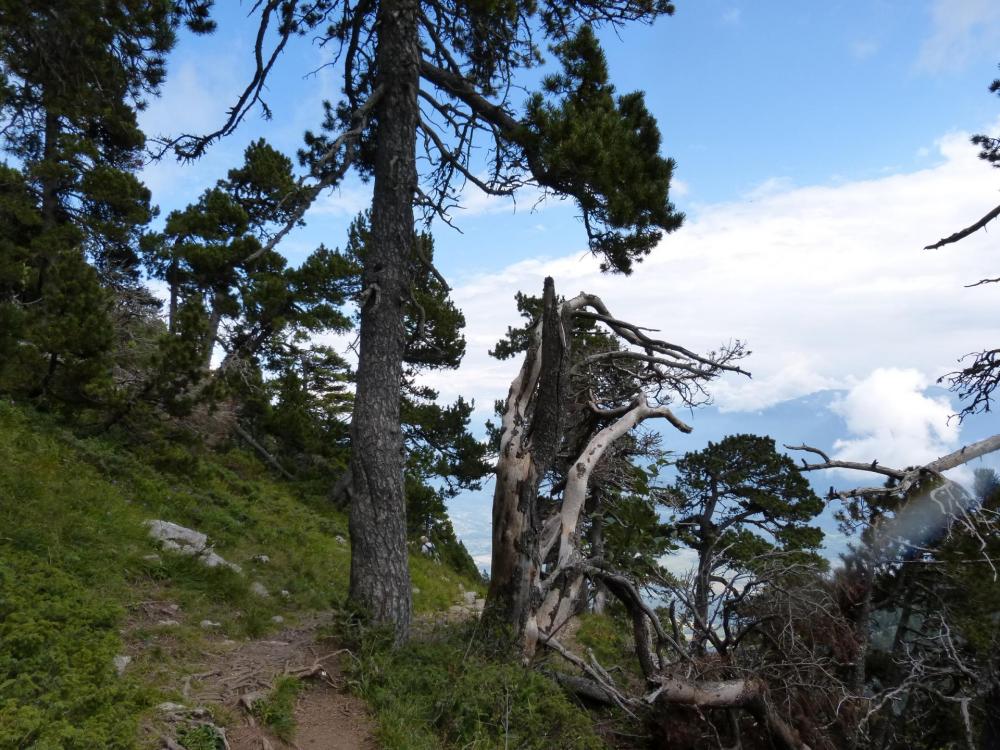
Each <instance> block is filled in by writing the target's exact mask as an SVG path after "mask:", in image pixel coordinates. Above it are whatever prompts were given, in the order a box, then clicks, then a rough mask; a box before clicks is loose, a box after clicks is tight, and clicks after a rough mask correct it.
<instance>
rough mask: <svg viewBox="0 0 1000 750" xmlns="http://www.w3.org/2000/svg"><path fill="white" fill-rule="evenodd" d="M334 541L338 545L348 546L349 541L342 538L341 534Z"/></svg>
mask: <svg viewBox="0 0 1000 750" xmlns="http://www.w3.org/2000/svg"><path fill="white" fill-rule="evenodd" d="M334 541H336V542H337V544H347V540H346V539H344V537H342V536H341V535H340V534H337V536H335V537H334Z"/></svg>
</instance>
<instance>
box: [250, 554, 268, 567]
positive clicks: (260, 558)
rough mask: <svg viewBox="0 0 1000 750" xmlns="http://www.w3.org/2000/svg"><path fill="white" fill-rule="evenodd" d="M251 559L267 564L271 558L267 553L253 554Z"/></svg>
mask: <svg viewBox="0 0 1000 750" xmlns="http://www.w3.org/2000/svg"><path fill="white" fill-rule="evenodd" d="M252 559H253V561H254V562H255V563H259V564H260V565H267V564H268V563H269V562H271V558H270V557H268V556H267V555H254V556H253V558H252Z"/></svg>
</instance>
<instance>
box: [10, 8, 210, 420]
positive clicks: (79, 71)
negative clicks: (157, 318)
mask: <svg viewBox="0 0 1000 750" xmlns="http://www.w3.org/2000/svg"><path fill="white" fill-rule="evenodd" d="M208 4H209V3H207V2H203V1H201V0H184V2H179V3H176V4H175V3H172V2H166V1H165V0H158V1H155V2H151V1H150V0H115V1H114V2H106V3H100V4H97V5H95V4H94V3H86V2H77V1H73V2H60V3H50V2H39V1H37V0H29V1H28V2H12V1H9V0H4V2H2V3H0V17H2V18H3V33H2V34H0V121H2V123H3V126H2V128H0V146H2V148H3V150H4V152H5V153H6V154H7V156H8V157H9V158H10V159H11V163H12V164H16V165H17V169H18V171H19V172H20V174H21V183H20V184H19V185H16V186H15V184H14V183H15V182H16V180H15V178H14V176H13V172H9V173H8V174H7V175H6V176H5V178H4V182H5V188H4V198H5V200H6V199H10V200H13V201H14V203H15V204H16V206H17V207H16V209H14V208H13V207H8V209H7V210H16V213H17V216H18V222H17V223H18V227H19V228H18V229H17V233H18V234H19V237H18V238H17V239H16V240H15V241H16V243H17V248H16V251H12V253H11V256H12V257H11V256H8V261H7V265H8V267H9V268H12V267H13V265H14V264H16V265H17V266H18V267H19V271H18V272H17V273H16V274H10V275H9V277H8V280H7V283H6V284H5V285H4V288H3V290H2V293H3V297H0V306H2V307H3V308H4V312H3V313H0V315H2V316H3V317H5V318H7V319H8V320H10V321H12V322H14V321H15V320H16V322H17V323H18V325H19V329H18V331H17V332H13V331H12V332H11V333H10V334H9V335H10V336H11V337H13V338H16V339H17V347H16V355H17V356H16V357H15V360H14V361H10V362H7V363H6V366H5V367H4V370H5V372H4V373H3V374H2V375H0V376H2V377H3V381H4V384H3V385H2V387H4V388H5V389H7V390H10V391H13V392H17V393H27V394H28V395H31V396H34V397H37V398H41V399H49V398H55V399H56V400H57V401H61V402H63V403H66V402H76V403H80V404H91V405H92V404H94V403H96V402H99V401H100V393H101V392H102V391H106V390H107V389H108V388H110V387H111V384H110V383H109V381H108V379H107V375H108V373H109V372H110V369H111V368H110V364H109V362H107V361H101V358H102V356H106V354H107V351H108V349H109V347H110V346H111V342H112V341H113V335H112V331H111V330H110V329H111V320H110V317H109V315H110V312H111V307H112V304H113V300H112V297H111V296H110V295H109V294H108V293H107V290H108V288H109V287H117V288H120V287H123V286H128V285H130V284H132V283H134V281H135V279H136V272H137V256H136V252H135V251H136V245H137V241H138V238H139V236H140V234H141V232H142V230H143V227H144V226H145V225H146V224H147V223H148V221H149V220H150V218H151V216H152V212H153V209H152V208H151V206H150V195H149V191H148V190H146V188H145V187H144V186H143V185H142V184H141V183H140V182H139V180H138V179H137V178H136V176H135V171H136V170H137V169H138V167H139V166H140V163H141V157H142V154H143V148H144V145H145V138H144V136H143V134H142V132H141V131H140V129H139V127H138V125H137V122H136V112H137V111H138V110H139V109H141V108H142V107H143V106H144V105H145V99H146V98H147V97H149V96H153V95H155V94H156V93H157V91H158V89H159V86H160V85H161V83H162V81H163V76H164V55H165V54H166V53H167V51H168V50H169V49H170V48H171V46H172V45H173V43H174V39H175V29H176V27H177V25H178V24H179V23H181V22H182V21H186V22H187V23H188V25H189V26H190V27H191V28H193V29H195V30H199V31H203V30H207V29H208V28H209V27H210V22H209V21H208V20H207V17H206V13H207V6H208ZM6 185H10V186H11V187H10V189H8V188H7V187H6ZM25 199H27V200H28V201H30V203H31V204H32V209H33V212H34V213H35V216H34V217H33V218H30V220H29V218H28V214H27V212H26V204H25V202H24V201H25ZM28 225H30V227H31V228H30V232H28V233H25V232H24V231H22V230H23V228H24V227H26V226H28ZM14 276H16V277H17V278H16V281H12V279H13V277H14ZM98 381H103V382H98Z"/></svg>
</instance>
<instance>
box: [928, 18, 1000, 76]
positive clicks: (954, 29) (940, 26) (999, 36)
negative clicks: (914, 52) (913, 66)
mask: <svg viewBox="0 0 1000 750" xmlns="http://www.w3.org/2000/svg"><path fill="white" fill-rule="evenodd" d="M930 12H931V24H932V28H933V32H932V34H931V36H930V37H929V38H928V39H927V40H925V41H924V43H923V45H922V46H921V48H920V56H919V58H918V60H917V65H918V67H920V68H922V69H924V70H929V71H939V70H946V69H955V68H961V67H962V66H963V65H965V64H966V63H967V62H969V61H970V60H972V59H974V58H975V57H976V56H978V55H981V54H985V53H993V52H994V51H995V48H996V45H997V43H998V42H1000V3H998V2H997V1H996V0H933V2H932V4H931V11H930Z"/></svg>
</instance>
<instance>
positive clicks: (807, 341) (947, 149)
mask: <svg viewBox="0 0 1000 750" xmlns="http://www.w3.org/2000/svg"><path fill="white" fill-rule="evenodd" d="M936 148H937V155H938V163H937V165H936V166H933V167H931V168H928V169H923V170H921V171H917V172H911V173H906V174H895V175H890V176H885V177H881V178H879V179H872V180H862V181H854V182H843V183H840V184H836V185H832V186H812V187H791V186H788V185H787V184H786V183H784V182H783V181H781V180H770V181H768V185H767V187H766V189H762V190H755V191H753V193H752V194H751V195H749V196H747V197H746V198H745V199H744V200H742V201H736V202H732V203H725V204H716V205H703V206H698V207H696V209H695V211H693V212H692V213H693V218H692V219H689V221H688V222H687V224H686V226H685V227H683V228H682V229H681V230H680V231H679V232H677V233H676V234H675V235H672V236H669V237H667V238H665V239H664V241H663V242H662V243H661V246H660V247H658V248H657V249H656V250H654V252H653V254H652V255H651V257H650V258H648V259H647V260H646V261H645V262H644V263H643V264H641V265H640V266H638V268H637V270H636V272H635V273H634V274H633V275H632V276H631V277H621V276H605V275H602V274H601V273H600V272H599V270H598V267H597V265H598V264H597V261H596V260H595V259H593V258H591V257H590V256H589V255H588V254H587V253H586V252H581V253H579V254H576V255H573V256H569V257H561V258H550V259H535V260H528V261H524V262H520V263H517V264H514V265H510V266H508V267H506V268H502V269H498V270H497V271H495V272H491V273H485V274H481V275H478V276H475V277H472V278H469V279H466V280H465V281H464V282H461V283H458V284H457V285H456V288H455V290H454V296H455V298H456V301H457V303H458V305H459V306H460V307H461V308H462V309H463V311H464V312H465V314H466V317H467V319H468V328H467V331H466V337H467V339H468V344H469V345H468V351H469V353H468V355H467V357H466V361H465V363H464V364H463V366H462V369H461V371H460V373H459V375H458V376H457V377H456V376H455V374H453V373H442V374H439V375H431V376H430V377H429V384H431V385H433V386H435V387H437V388H439V389H440V390H441V392H442V395H444V396H446V397H455V396H457V395H458V394H460V393H461V394H464V395H465V396H467V397H469V396H473V397H475V398H476V400H477V404H478V406H479V407H480V409H481V411H482V413H483V414H488V413H489V412H490V411H491V410H492V403H493V401H494V400H495V399H498V398H502V397H503V396H505V395H506V392H507V388H508V386H509V384H510V380H511V377H512V376H513V374H514V372H515V370H516V367H517V363H516V362H497V361H495V360H492V359H490V358H489V357H488V355H487V350H488V349H489V348H490V347H491V346H492V345H493V344H494V343H495V342H496V341H497V340H498V339H499V338H500V336H502V335H503V333H504V331H505V330H506V327H507V326H508V325H511V324H514V323H516V322H517V321H518V316H517V313H516V310H515V306H514V293H515V292H516V291H518V290H524V291H526V292H529V293H540V291H541V288H542V280H543V278H544V277H545V276H547V275H551V276H553V277H554V278H555V281H556V288H557V290H558V291H560V292H561V293H562V294H564V295H573V294H575V293H576V292H578V291H580V290H582V289H585V290H587V291H590V292H595V293H597V294H600V295H602V297H603V298H604V300H605V302H607V304H608V305H609V306H610V307H611V308H612V310H613V311H615V312H616V313H617V314H618V315H619V316H621V317H624V318H627V319H629V320H632V321H634V322H636V323H640V324H642V325H647V326H652V327H655V328H658V329H660V330H661V332H662V336H663V337H665V338H667V339H668V340H673V341H676V342H678V343H681V344H683V345H685V346H688V347H691V348H695V349H698V350H701V351H706V350H710V349H712V348H714V347H717V346H718V345H719V344H720V343H722V342H726V341H729V340H730V339H733V338H738V339H742V340H745V341H747V342H748V343H749V346H750V348H751V349H752V351H753V355H752V356H751V357H750V358H749V360H748V361H747V363H746V365H747V367H748V368H749V369H750V370H751V371H752V372H753V379H752V380H747V379H745V378H741V377H727V378H725V379H724V380H722V381H720V382H719V383H717V384H716V385H715V387H714V393H715V395H716V401H717V404H718V406H719V407H720V408H721V409H722V410H724V411H753V410H759V409H763V408H766V407H768V406H770V405H773V404H775V403H779V402H781V401H784V400H788V399H792V398H797V397H800V396H804V395H807V394H809V393H813V392H816V391H819V390H826V389H831V388H849V387H851V386H852V384H855V383H857V382H858V381H860V380H862V379H864V378H866V377H867V376H868V375H869V374H870V373H872V372H874V371H877V370H879V369H880V368H883V369H893V370H900V371H905V370H913V371H915V372H916V373H919V375H920V377H921V378H923V379H924V380H923V381H921V382H924V381H927V382H929V381H930V380H933V379H936V378H937V377H938V376H940V375H941V374H943V373H945V372H948V371H949V370H951V369H953V368H954V363H955V360H956V359H957V358H958V357H960V356H962V355H963V354H966V353H967V352H970V351H975V350H979V349H982V348H983V347H985V346H987V345H988V344H995V343H996V338H997V330H996V325H995V321H996V320H998V319H1000V295H998V294H997V293H996V289H994V288H990V287H981V288H978V289H966V288H964V285H966V284H968V283H970V282H972V281H976V280H978V279H980V278H982V277H984V276H989V275H996V270H997V268H996V252H995V248H996V240H995V237H994V236H993V235H989V234H985V233H979V234H978V235H974V236H972V237H970V238H969V239H967V240H965V241H964V242H962V243H961V244H959V245H955V246H952V247H950V248H948V249H943V250H939V251H934V252H929V251H924V250H922V249H921V248H922V247H924V246H925V245H927V244H928V243H929V242H931V241H934V240H936V239H937V238H939V237H941V236H944V235H946V234H950V233H951V232H952V231H954V230H955V229H957V228H959V227H962V226H965V225H967V224H968V223H969V222H970V221H972V220H974V219H975V218H978V217H979V216H981V215H982V214H983V213H985V211H986V210H988V209H989V208H991V207H992V206H993V205H995V202H996V199H997V187H998V186H997V181H996V173H995V172H994V171H993V170H990V169H989V168H987V167H986V166H984V165H983V164H982V163H981V162H980V161H979V160H978V159H977V158H976V155H975V150H974V149H973V148H972V147H971V146H969V144H968V140H967V136H966V135H965V134H953V135H950V136H948V137H945V138H943V139H941V140H940V141H939V142H938V143H937V144H936ZM581 234H582V232H581Z"/></svg>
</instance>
